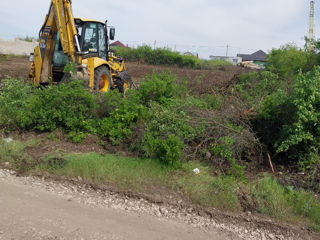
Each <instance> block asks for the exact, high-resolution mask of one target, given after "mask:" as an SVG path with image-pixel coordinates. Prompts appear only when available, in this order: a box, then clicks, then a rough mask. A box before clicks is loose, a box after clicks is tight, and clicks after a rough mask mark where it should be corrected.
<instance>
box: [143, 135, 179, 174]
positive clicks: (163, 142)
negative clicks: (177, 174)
mask: <svg viewBox="0 0 320 240" xmlns="http://www.w3.org/2000/svg"><path fill="white" fill-rule="evenodd" d="M144 141H145V147H146V149H145V150H146V155H147V156H149V157H156V158H158V159H160V160H161V162H162V163H164V164H165V165H167V166H171V167H174V168H175V167H179V166H180V165H181V163H180V158H181V156H182V147H183V142H182V141H181V139H180V138H179V137H177V136H176V135H174V134H169V135H168V136H167V137H166V138H165V139H163V138H159V137H158V138H157V137H155V136H153V135H152V134H150V133H149V132H148V133H147V134H145V136H144Z"/></svg>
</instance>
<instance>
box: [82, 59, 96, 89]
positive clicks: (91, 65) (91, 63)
mask: <svg viewBox="0 0 320 240" xmlns="http://www.w3.org/2000/svg"><path fill="white" fill-rule="evenodd" d="M86 60H87V70H88V72H89V75H90V82H89V87H90V88H91V89H94V59H93V58H88V59H86ZM83 62H84V61H83Z"/></svg>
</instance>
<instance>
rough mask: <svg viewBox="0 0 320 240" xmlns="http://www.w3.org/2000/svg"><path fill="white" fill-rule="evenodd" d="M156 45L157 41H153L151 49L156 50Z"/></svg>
mask: <svg viewBox="0 0 320 240" xmlns="http://www.w3.org/2000/svg"><path fill="white" fill-rule="evenodd" d="M156 45H157V40H154V43H153V49H156Z"/></svg>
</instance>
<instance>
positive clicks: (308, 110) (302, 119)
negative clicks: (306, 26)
mask: <svg viewBox="0 0 320 240" xmlns="http://www.w3.org/2000/svg"><path fill="white" fill-rule="evenodd" d="M256 126H258V131H259V132H260V134H261V135H262V136H263V135H264V134H266V135H265V136H264V138H263V140H264V141H265V142H266V143H267V144H272V145H273V147H274V151H276V152H277V153H282V154H285V156H286V157H287V158H288V159H291V160H294V161H295V162H298V163H299V165H300V167H301V169H305V168H308V167H310V166H311V165H312V164H314V163H316V162H318V161H319V157H318V156H319V149H320V68H319V67H316V68H315V69H314V70H313V71H311V72H309V73H306V74H303V73H300V74H298V76H297V77H296V79H295V83H294V85H293V90H292V92H290V93H289V94H286V93H284V92H283V91H281V90H278V91H277V92H275V93H274V94H272V95H270V96H269V97H268V98H266V100H265V102H264V104H263V106H262V108H261V111H260V118H259V119H258V120H257V123H256Z"/></svg>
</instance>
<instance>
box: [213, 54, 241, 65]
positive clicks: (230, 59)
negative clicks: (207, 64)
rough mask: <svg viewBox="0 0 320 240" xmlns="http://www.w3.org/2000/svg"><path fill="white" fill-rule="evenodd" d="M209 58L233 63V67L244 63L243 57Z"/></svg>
mask: <svg viewBox="0 0 320 240" xmlns="http://www.w3.org/2000/svg"><path fill="white" fill-rule="evenodd" d="M209 58H210V59H214V60H224V61H227V62H230V63H232V64H233V65H237V64H238V63H240V62H242V58H241V57H227V56H210V57H209Z"/></svg>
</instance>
